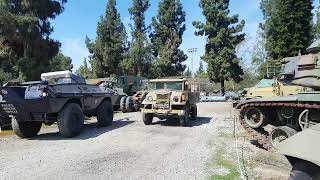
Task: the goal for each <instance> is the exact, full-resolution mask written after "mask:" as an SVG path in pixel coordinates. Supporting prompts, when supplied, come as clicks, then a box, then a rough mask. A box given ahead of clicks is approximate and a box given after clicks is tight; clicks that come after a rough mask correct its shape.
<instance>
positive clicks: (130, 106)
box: [125, 96, 134, 112]
mask: <svg viewBox="0 0 320 180" xmlns="http://www.w3.org/2000/svg"><path fill="white" fill-rule="evenodd" d="M125 103H126V111H127V112H132V111H134V109H133V99H132V97H130V96H129V97H127V98H126V102H125Z"/></svg>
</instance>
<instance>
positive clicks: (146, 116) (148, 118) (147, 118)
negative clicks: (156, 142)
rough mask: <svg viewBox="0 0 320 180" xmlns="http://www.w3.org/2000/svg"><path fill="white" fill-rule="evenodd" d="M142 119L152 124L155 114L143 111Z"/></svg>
mask: <svg viewBox="0 0 320 180" xmlns="http://www.w3.org/2000/svg"><path fill="white" fill-rule="evenodd" d="M142 120H143V123H144V124H145V125H151V124H152V120H153V114H148V113H142Z"/></svg>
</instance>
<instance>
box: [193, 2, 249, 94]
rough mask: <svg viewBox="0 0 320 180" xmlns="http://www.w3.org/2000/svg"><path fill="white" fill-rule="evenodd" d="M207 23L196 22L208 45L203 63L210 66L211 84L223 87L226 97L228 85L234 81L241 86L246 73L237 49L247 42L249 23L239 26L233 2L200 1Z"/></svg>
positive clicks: (242, 23)
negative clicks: (234, 13) (247, 25)
mask: <svg viewBox="0 0 320 180" xmlns="http://www.w3.org/2000/svg"><path fill="white" fill-rule="evenodd" d="M200 7H201V8H202V12H203V15H204V16H205V18H206V22H205V23H202V22H199V21H195V22H193V25H194V26H195V27H196V28H197V29H198V31H197V32H196V33H195V34H196V35H197V36H206V37H207V44H206V47H205V55H204V56H202V60H204V61H205V62H207V64H208V75H209V78H210V80H212V81H214V82H219V83H221V91H222V94H224V92H225V81H226V80H231V79H233V80H234V81H235V82H236V83H239V82H240V81H241V80H242V78H241V76H242V75H243V70H242V68H241V67H240V65H239V59H238V58H237V56H236V47H237V45H238V44H239V43H240V42H242V41H243V40H244V37H245V34H243V33H241V32H242V29H243V27H244V24H245V22H244V21H243V20H242V21H241V23H239V18H238V15H233V16H230V15H229V13H230V11H229V0H200Z"/></svg>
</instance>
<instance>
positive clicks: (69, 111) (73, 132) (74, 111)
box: [58, 103, 84, 138]
mask: <svg viewBox="0 0 320 180" xmlns="http://www.w3.org/2000/svg"><path fill="white" fill-rule="evenodd" d="M83 124H84V114H83V112H82V109H81V108H80V106H79V105H78V104H75V103H69V104H67V105H65V107H64V108H63V109H62V110H61V111H60V112H59V115H58V128H59V132H60V134H61V135H62V136H64V137H67V138H71V137H74V136H77V135H78V134H80V132H81V130H82V128H83Z"/></svg>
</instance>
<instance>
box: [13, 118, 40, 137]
mask: <svg viewBox="0 0 320 180" xmlns="http://www.w3.org/2000/svg"><path fill="white" fill-rule="evenodd" d="M11 124H12V130H13V131H14V133H15V134H16V135H17V136H19V137H20V138H31V137H34V136H36V135H37V134H38V133H39V131H40V129H41V125H42V123H41V122H34V121H24V122H19V121H18V120H17V119H16V118H12V122H11Z"/></svg>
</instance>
